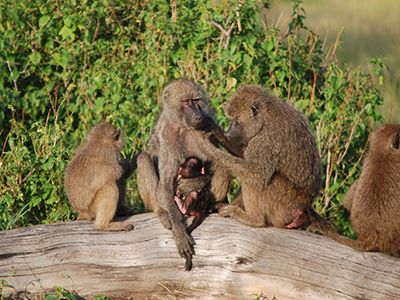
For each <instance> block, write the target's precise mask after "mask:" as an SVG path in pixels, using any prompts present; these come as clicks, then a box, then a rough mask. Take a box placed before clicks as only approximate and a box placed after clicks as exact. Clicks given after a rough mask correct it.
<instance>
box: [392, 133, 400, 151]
mask: <svg viewBox="0 0 400 300" xmlns="http://www.w3.org/2000/svg"><path fill="white" fill-rule="evenodd" d="M399 140H400V134H398V133H396V135H395V136H394V138H393V141H392V146H393V148H394V149H399V145H400V141H399Z"/></svg>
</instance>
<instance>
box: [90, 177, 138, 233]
mask: <svg viewBox="0 0 400 300" xmlns="http://www.w3.org/2000/svg"><path fill="white" fill-rule="evenodd" d="M117 204H118V186H117V184H116V183H114V182H107V183H106V184H105V185H104V186H103V187H102V188H101V189H100V190H98V191H97V193H96V195H95V199H94V200H93V203H92V206H91V210H92V211H93V212H94V213H95V215H96V219H95V223H94V228H95V229H97V230H107V231H122V230H124V231H129V230H132V229H133V226H132V225H131V224H126V223H123V222H112V219H113V218H114V215H115V211H116V210H117Z"/></svg>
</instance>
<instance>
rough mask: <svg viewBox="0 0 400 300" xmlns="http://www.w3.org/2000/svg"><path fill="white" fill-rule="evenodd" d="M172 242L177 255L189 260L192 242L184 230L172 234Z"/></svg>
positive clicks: (191, 253)
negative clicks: (174, 244)
mask: <svg viewBox="0 0 400 300" xmlns="http://www.w3.org/2000/svg"><path fill="white" fill-rule="evenodd" d="M174 240H175V243H176V247H177V248H178V253H179V255H180V256H181V257H182V258H185V259H186V260H188V259H191V258H192V255H193V248H192V244H193V242H192V239H191V237H190V236H189V235H188V234H187V232H186V230H183V231H179V232H177V233H174Z"/></svg>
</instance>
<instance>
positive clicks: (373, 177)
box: [344, 124, 400, 257]
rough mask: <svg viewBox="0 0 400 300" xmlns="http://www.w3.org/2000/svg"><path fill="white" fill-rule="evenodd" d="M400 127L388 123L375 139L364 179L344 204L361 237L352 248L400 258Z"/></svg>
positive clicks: (354, 187)
mask: <svg viewBox="0 0 400 300" xmlns="http://www.w3.org/2000/svg"><path fill="white" fill-rule="evenodd" d="M399 145H400V125H393V124H386V125H383V126H382V127H381V128H380V129H378V130H376V131H375V132H374V133H373V134H372V137H371V144H370V146H369V151H368V154H367V156H366V157H365V159H364V161H363V165H362V172H361V175H360V177H359V178H358V179H357V180H356V181H355V182H354V183H353V185H352V186H351V187H350V189H349V191H348V193H347V195H346V197H345V200H344V203H345V206H346V207H347V209H348V210H349V211H350V213H351V215H350V220H351V224H352V226H353V228H354V230H355V231H356V232H357V234H358V241H352V240H347V243H346V242H345V244H347V245H348V246H351V247H353V248H356V249H358V250H364V251H380V252H384V253H387V254H390V255H394V256H397V257H399V256H400V217H399V216H400V149H399Z"/></svg>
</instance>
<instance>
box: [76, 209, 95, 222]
mask: <svg viewBox="0 0 400 300" xmlns="http://www.w3.org/2000/svg"><path fill="white" fill-rule="evenodd" d="M77 220H78V221H81V220H89V221H93V220H94V216H93V215H92V214H91V213H90V211H89V210H87V211H81V212H79V217H78V219H77Z"/></svg>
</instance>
